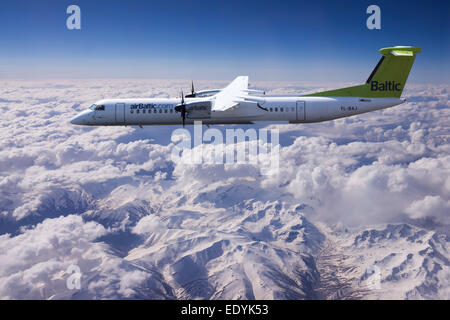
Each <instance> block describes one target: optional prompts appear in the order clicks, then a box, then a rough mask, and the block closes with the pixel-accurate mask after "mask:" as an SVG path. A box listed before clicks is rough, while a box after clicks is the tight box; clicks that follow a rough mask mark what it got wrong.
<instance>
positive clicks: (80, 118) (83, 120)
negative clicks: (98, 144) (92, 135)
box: [70, 110, 92, 125]
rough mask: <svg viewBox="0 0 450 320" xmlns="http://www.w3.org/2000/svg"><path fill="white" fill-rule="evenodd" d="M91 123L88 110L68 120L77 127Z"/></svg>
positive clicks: (90, 113)
mask: <svg viewBox="0 0 450 320" xmlns="http://www.w3.org/2000/svg"><path fill="white" fill-rule="evenodd" d="M91 121H92V112H90V111H89V110H87V111H83V112H81V113H80V114H78V115H76V116H75V117H73V118H72V119H71V120H70V123H71V124H78V125H84V124H90V122H91Z"/></svg>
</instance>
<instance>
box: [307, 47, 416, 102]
mask: <svg viewBox="0 0 450 320" xmlns="http://www.w3.org/2000/svg"><path fill="white" fill-rule="evenodd" d="M419 52H420V47H391V48H383V49H380V53H381V54H382V55H383V56H382V57H381V59H380V61H379V62H378V64H377V66H376V67H375V69H373V71H372V73H371V74H370V76H369V78H368V79H367V81H366V83H365V84H362V85H359V86H354V87H347V88H342V89H336V90H329V91H323V92H317V93H313V94H307V95H305V96H306V97H367V98H400V96H401V95H402V92H403V88H404V87H405V84H406V80H407V79H408V75H409V72H410V70H411V67H412V65H413V63H414V59H415V58H416V54H417V53H419Z"/></svg>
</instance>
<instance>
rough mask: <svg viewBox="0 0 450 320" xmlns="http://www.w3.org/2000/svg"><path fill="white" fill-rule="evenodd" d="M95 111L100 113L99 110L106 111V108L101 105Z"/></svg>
mask: <svg viewBox="0 0 450 320" xmlns="http://www.w3.org/2000/svg"><path fill="white" fill-rule="evenodd" d="M94 110H96V111H98V110H103V111H104V110H105V106H104V105H102V104H99V105H98V106H96V107H95V108H94Z"/></svg>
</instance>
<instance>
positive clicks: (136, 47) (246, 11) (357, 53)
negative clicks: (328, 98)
mask: <svg viewBox="0 0 450 320" xmlns="http://www.w3.org/2000/svg"><path fill="white" fill-rule="evenodd" d="M70 4H77V5H78V6H79V7H80V8H81V30H68V29H67V28H66V19H67V17H68V16H69V15H68V14H67V13H66V8H67V7H68V6H69V5H70ZM370 4H377V5H379V6H380V8H381V27H382V29H381V30H368V29H367V28H366V19H367V17H368V16H369V15H368V14H366V8H367V7H368V6H369V5H370ZM449 12H450V4H449V2H448V1H437V0H435V1H403V0H398V1H372V0H371V1H350V0H349V1H324V0H316V1H263V0H260V1H253V0H246V1H226V2H225V1H212V0H210V1H170V0H166V1H133V0H129V1H118V0H108V1H103V0H99V1H95V0H69V1H66V0H54V1H49V0H42V1H35V0H34V1H33V0H31V1H23V0H15V1H2V3H1V11H0V43H1V44H0V48H1V50H0V78H55V77H56V78H183V79H191V78H192V79H232V78H233V77H235V76H236V75H249V76H250V77H251V79H254V80H292V81H301V80H304V81H317V82H320V81H323V82H334V81H355V82H360V81H364V80H365V79H366V78H367V77H368V75H369V74H370V71H371V70H372V68H373V67H374V66H375V64H376V63H377V61H378V59H379V54H378V52H377V50H378V49H379V48H382V47H386V46H393V45H416V46H421V47H422V50H423V52H422V53H421V54H420V55H419V57H418V58H417V60H416V64H415V65H414V67H413V70H412V72H411V77H410V81H411V82H415V83H440V82H446V83H450V79H449V75H448V74H449V72H450V62H449V53H450V50H449V43H450V41H449V34H450V22H449V21H450V19H449Z"/></svg>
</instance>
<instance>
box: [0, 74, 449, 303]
mask: <svg viewBox="0 0 450 320" xmlns="http://www.w3.org/2000/svg"><path fill="white" fill-rule="evenodd" d="M188 84H189V83H188V82H186V81H157V80H146V81H125V80H120V81H119V80H117V81H104V80H89V81H68V80H58V81H56V80H49V81H40V82H30V81H3V82H0V110H1V111H2V118H1V119H0V137H1V139H0V194H1V197H0V233H1V234H2V235H1V236H0V255H1V259H0V261H1V262H0V297H2V298H196V297H200V298H311V297H316V298H317V297H320V294H321V293H320V292H322V291H320V290H318V289H317V290H314V289H312V287H313V286H314V285H315V284H316V283H317V282H318V281H319V279H320V274H319V270H317V269H315V268H314V267H313V263H312V261H314V259H316V258H317V259H318V257H319V252H321V250H322V248H323V246H324V243H326V239H327V237H328V231H327V230H328V229H327V228H331V230H335V229H336V230H340V228H349V229H348V230H356V231H351V232H355V233H354V234H353V233H352V235H353V236H355V237H356V236H357V235H358V232H360V230H365V229H370V228H375V226H377V225H380V224H381V225H382V224H386V223H395V224H399V225H403V224H405V223H408V224H414V225H416V227H418V228H424V230H427V232H432V233H433V235H434V234H436V237H438V234H441V233H443V234H444V235H445V234H448V233H449V227H448V226H449V225H450V214H449V212H450V196H449V195H450V145H449V139H450V133H449V132H450V130H449V129H450V128H449V124H450V122H449V119H450V109H449V105H448V101H449V93H448V91H449V88H448V86H447V85H441V86H428V85H415V86H409V87H408V89H407V90H406V92H405V94H404V95H405V97H406V98H407V101H408V102H407V103H405V104H403V105H401V106H398V107H394V108H391V109H386V110H382V111H377V112H373V113H369V114H364V115H360V116H356V117H351V118H345V119H339V120H335V121H331V122H326V123H319V124H308V125H282V126H271V127H276V128H277V129H279V130H280V143H281V146H282V147H281V149H280V168H279V172H278V174H277V175H268V176H263V175H260V170H259V169H260V168H259V167H258V166H257V165H252V164H243V165H242V164H234V165H227V166H224V165H217V164H203V165H186V164H182V163H173V162H172V161H171V160H170V159H171V158H170V156H171V152H172V149H173V148H174V144H173V143H171V142H170V136H171V133H172V131H173V130H174V129H175V128H177V126H169V127H158V126H156V127H147V128H144V129H139V128H134V127H110V128H108V127H103V128H84V127H77V126H72V125H70V124H69V123H68V121H69V119H70V118H71V117H72V116H73V115H75V114H76V113H77V112H79V111H81V110H83V109H84V108H86V107H87V106H89V105H90V104H92V103H93V102H95V101H96V100H98V99H101V98H104V97H110V98H114V97H123V98H126V97H137V96H138V97H145V96H147V97H154V96H161V97H168V96H176V95H178V93H179V92H180V91H181V89H182V88H183V86H187V85H188ZM225 84H226V82H222V81H217V82H212V83H210V82H199V83H198V84H197V87H198V88H200V87H202V88H205V89H207V88H216V87H222V86H223V85H225ZM253 87H255V88H258V89H263V90H266V91H267V92H268V93H269V94H271V93H293V92H295V93H300V92H311V91H315V90H317V89H322V88H318V87H317V86H314V85H305V84H302V85H299V84H295V83H254V84H253ZM324 89H325V88H324ZM217 128H218V129H220V130H224V129H225V128H226V127H224V126H217ZM244 128H247V127H245V126H244ZM205 148H208V146H205ZM321 223H325V225H327V226H328V227H327V228H325V229H323V228H321V227H320V225H321ZM349 232H350V231H349ZM330 237H331V235H330ZM439 239H440V240H439V241H438V243H439V245H443V246H444V248H447V249H448V242H447V240H446V238H444V239H441V238H439ZM432 245H434V244H432ZM432 245H431V244H430V246H432ZM425 249H426V248H425ZM425 249H424V248H422V250H425ZM447 249H445V250H447ZM445 250H442V252H445ZM349 252H351V251H349ZM439 252H441V251H439ZM385 253H386V255H388V254H389V253H388V252H382V254H385ZM413 254H414V253H413ZM416 254H417V253H416ZM447 258H448V256H447ZM311 259H312V260H311ZM434 262H435V263H439V264H440V266H441V267H442V268H443V269H444V270H448V265H446V262H445V261H434ZM70 265H78V266H79V267H80V269H81V272H82V274H83V277H82V279H81V283H82V289H81V290H78V291H71V290H69V289H67V288H66V282H65V281H66V279H67V277H68V274H67V273H66V271H67V268H68V267H69V266H70ZM363 271H364V270H362V271H361V272H363ZM436 277H442V280H441V282H439V281H438V282H439V288H440V289H439V290H438V291H437V293H436V295H435V296H440V295H441V296H442V295H443V294H445V292H447V294H448V290H449V289H448V287H449V282H448V277H447V278H446V277H445V273H444V272H441V273H437V275H436ZM230 279H232V280H230ZM423 281H425V280H423ZM427 281H428V280H427ZM411 283H412V282H411ZM414 283H415V282H414ZM421 283H422V282H420V283H417V284H415V285H413V286H412V287H411V286H409V287H408V286H407V287H408V290H409V291H411V290H413V287H418V286H420V285H421ZM436 286H438V285H436ZM226 288H228V289H226ZM408 290H406V289H405V291H403V292H399V293H398V297H407V292H409V291H408ZM418 292H419V293H420V292H421V291H420V290H419V291H418ZM424 296H426V297H430V295H429V294H428V293H425V294H424Z"/></svg>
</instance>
